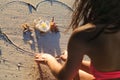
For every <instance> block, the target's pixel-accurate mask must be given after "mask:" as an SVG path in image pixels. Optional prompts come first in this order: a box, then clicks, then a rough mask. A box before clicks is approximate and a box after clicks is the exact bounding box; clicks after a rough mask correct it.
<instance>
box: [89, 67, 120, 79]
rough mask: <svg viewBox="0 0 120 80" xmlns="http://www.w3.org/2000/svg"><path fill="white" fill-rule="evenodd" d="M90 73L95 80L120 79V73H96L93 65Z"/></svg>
mask: <svg viewBox="0 0 120 80" xmlns="http://www.w3.org/2000/svg"><path fill="white" fill-rule="evenodd" d="M90 69H91V73H92V74H93V75H94V77H95V78H96V80H109V79H117V78H120V71H115V72H100V71H97V70H96V69H95V68H94V66H93V65H91V68H90Z"/></svg>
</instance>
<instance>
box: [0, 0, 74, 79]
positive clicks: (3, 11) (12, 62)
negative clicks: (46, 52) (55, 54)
mask: <svg viewBox="0 0 120 80" xmlns="http://www.w3.org/2000/svg"><path fill="white" fill-rule="evenodd" d="M12 1H14V2H12ZM21 1H24V2H27V3H30V4H31V5H32V6H34V7H36V6H37V5H38V3H39V6H37V10H34V9H32V8H30V7H28V6H27V5H26V3H23V2H21ZM41 1H42V0H16V1H15V0H0V28H1V30H2V32H3V33H5V34H6V35H7V37H8V38H9V39H10V40H11V41H12V43H14V44H15V45H12V43H11V42H9V41H7V42H6V40H7V38H6V37H5V36H3V34H0V80H56V79H55V78H54V76H53V75H52V74H51V72H50V70H49V68H48V67H47V66H45V65H40V66H41V70H42V71H41V70H39V68H38V65H37V64H36V62H35V61H34V56H33V55H31V54H33V53H34V52H39V48H38V43H37V40H36V37H35V36H34V38H35V41H36V42H35V49H36V50H35V51H34V50H32V49H31V47H30V45H29V44H25V43H24V41H23V32H22V31H23V30H22V28H21V24H23V23H30V24H32V22H33V21H34V19H38V18H39V17H42V18H43V19H45V20H48V21H49V20H50V19H51V17H53V16H54V17H55V21H56V24H57V25H59V30H60V39H59V46H60V49H61V52H62V51H63V50H65V49H66V48H67V42H68V39H69V36H70V33H71V31H70V32H68V33H66V34H65V33H64V31H65V30H66V28H67V27H68V25H69V23H70V20H71V17H70V16H71V13H72V11H71V10H70V8H71V6H72V3H73V0H60V2H62V4H61V3H59V2H54V3H52V4H51V3H50V2H48V1H46V2H43V3H40V2H41ZM8 2H12V3H9V4H8ZM63 3H64V4H63ZM66 5H67V6H66ZM34 35H35V32H34ZM50 39H51V38H50ZM52 43H53V42H52ZM51 45H52V44H51ZM49 46H50V45H49ZM54 46H55V45H54Z"/></svg>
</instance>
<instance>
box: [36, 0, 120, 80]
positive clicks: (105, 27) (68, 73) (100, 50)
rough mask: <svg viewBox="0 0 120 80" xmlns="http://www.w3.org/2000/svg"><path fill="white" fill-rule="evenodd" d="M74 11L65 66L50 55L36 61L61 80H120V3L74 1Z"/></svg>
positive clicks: (97, 0) (95, 0) (40, 56)
mask: <svg viewBox="0 0 120 80" xmlns="http://www.w3.org/2000/svg"><path fill="white" fill-rule="evenodd" d="M74 8H75V10H74V12H73V18H72V22H71V26H72V28H73V33H72V34H71V37H70V39H69V43H68V48H67V52H68V57H67V60H66V62H65V64H64V65H61V64H60V63H58V62H57V60H56V59H55V58H54V57H52V56H51V55H48V54H42V55H38V54H37V55H36V59H35V60H36V61H37V62H40V63H41V62H42V63H45V64H47V65H48V66H49V68H50V69H51V71H52V73H53V74H54V75H55V77H56V78H57V79H58V80H73V79H75V80H93V79H94V80H120V58H119V56H120V0H75V4H74ZM81 21H83V23H82V25H81V26H80V23H81ZM84 55H88V56H89V58H90V59H91V62H85V61H82V60H83V56H84Z"/></svg>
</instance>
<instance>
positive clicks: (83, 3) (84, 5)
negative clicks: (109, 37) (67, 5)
mask: <svg viewBox="0 0 120 80" xmlns="http://www.w3.org/2000/svg"><path fill="white" fill-rule="evenodd" d="M73 9H74V12H73V15H72V21H71V24H70V27H72V28H73V29H75V28H77V27H79V25H80V23H81V22H82V24H81V25H84V24H86V23H93V24H95V25H96V24H105V25H107V26H109V25H112V27H110V30H119V29H120V0H75V3H74V6H73ZM113 25H114V26H113ZM108 29H109V28H108Z"/></svg>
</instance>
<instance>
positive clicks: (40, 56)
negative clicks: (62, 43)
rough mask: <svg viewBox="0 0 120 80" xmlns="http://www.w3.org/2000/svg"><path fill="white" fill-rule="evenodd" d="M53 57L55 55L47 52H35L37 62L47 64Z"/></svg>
mask: <svg viewBox="0 0 120 80" xmlns="http://www.w3.org/2000/svg"><path fill="white" fill-rule="evenodd" d="M52 58H54V57H53V56H52V55H50V54H45V53H36V54H35V61H36V62H37V63H42V64H47V63H48V61H50V60H51V59H52Z"/></svg>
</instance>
